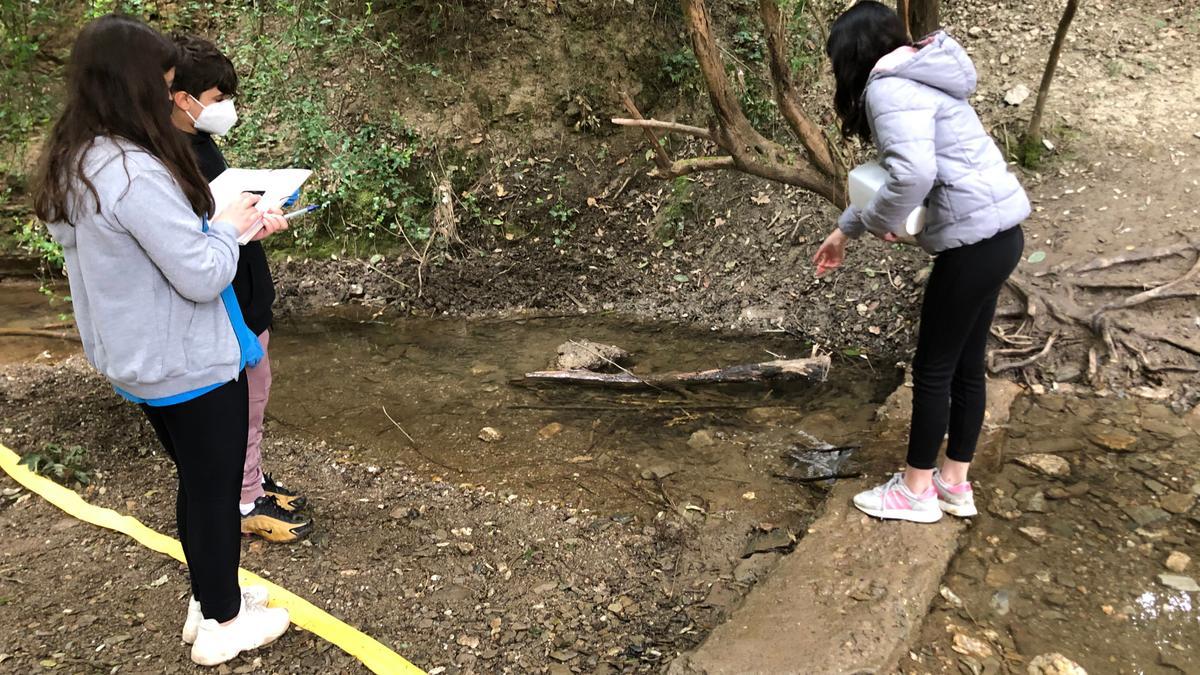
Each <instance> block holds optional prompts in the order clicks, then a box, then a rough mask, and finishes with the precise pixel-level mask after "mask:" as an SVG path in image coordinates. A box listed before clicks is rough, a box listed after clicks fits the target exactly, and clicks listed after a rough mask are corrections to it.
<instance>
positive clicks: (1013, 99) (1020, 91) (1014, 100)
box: [1004, 84, 1030, 106]
mask: <svg viewBox="0 0 1200 675" xmlns="http://www.w3.org/2000/svg"><path fill="white" fill-rule="evenodd" d="M1029 93H1030V92H1029V87H1026V86H1025V85H1023V84H1018V85H1017V86H1015V87H1013V88H1012V89H1009V90H1008V91H1007V92H1005V93H1004V102H1005V103H1007V104H1009V105H1013V106H1016V105H1021V104H1022V103H1024V102H1025V99H1027V98H1029Z"/></svg>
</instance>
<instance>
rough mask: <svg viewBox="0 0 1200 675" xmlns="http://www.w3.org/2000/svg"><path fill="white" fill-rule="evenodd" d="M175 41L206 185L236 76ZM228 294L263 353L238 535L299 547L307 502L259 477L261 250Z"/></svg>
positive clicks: (266, 367)
mask: <svg viewBox="0 0 1200 675" xmlns="http://www.w3.org/2000/svg"><path fill="white" fill-rule="evenodd" d="M174 40H175V44H176V46H177V47H178V49H179V52H180V58H179V63H178V65H177V66H176V68H175V82H174V84H173V85H172V87H171V102H172V111H171V121H172V122H173V123H174V125H175V127H176V128H177V129H179V130H180V131H181V132H183V133H184V134H185V135H187V136H188V140H189V141H190V143H191V146H192V151H193V152H194V153H195V156H196V163H197V164H198V165H199V167H200V173H201V174H203V176H204V179H205V180H207V181H209V182H210V183H211V182H212V181H213V179H214V178H216V177H217V176H219V175H221V173H222V172H223V171H225V169H226V168H227V166H226V164H225V157H224V156H223V155H222V154H221V150H220V148H218V147H217V144H216V143H215V142H214V141H213V136H214V135H215V136H224V135H225V134H227V133H228V132H229V130H230V129H232V128H233V125H234V124H236V123H237V109H236V108H235V107H234V103H233V100H234V97H235V96H236V95H237V87H238V77H237V72H236V71H235V70H234V67H233V62H232V61H230V60H229V58H228V57H226V56H225V55H224V54H222V53H221V51H220V50H219V49H217V47H216V45H214V44H213V43H211V42H209V41H208V40H204V39H201V38H197V37H192V36H178V35H177V36H174ZM233 289H234V291H235V292H236V294H237V299H238V304H240V305H241V307H242V314H243V315H244V316H245V319H246V326H247V327H248V328H249V329H250V330H251V331H253V332H254V334H255V335H257V336H258V341H259V343H260V344H261V345H262V351H263V358H262V360H261V361H260V362H259V363H258V365H256V366H254V367H251V368H247V369H246V380H247V384H248V390H249V402H250V407H249V409H250V417H249V428H248V434H247V439H246V460H245V466H244V469H243V475H242V490H241V501H240V504H241V512H242V533H243V534H250V535H256V536H259V537H262V538H263V539H266V540H267V541H271V542H276V543H290V542H295V541H299V540H300V539H303V538H304V537H306V536H308V534H309V533H310V532H311V531H312V527H313V524H312V519H311V518H307V517H305V516H303V515H302V514H300V513H298V511H299V510H301V509H303V508H304V505H305V499H304V497H302V496H300V495H298V494H296V493H295V492H292V491H291V490H289V489H287V488H285V487H283V485H281V484H279V483H276V482H275V481H274V480H272V479H271V477H270V476H269V475H268V474H266V473H264V472H263V469H262V437H263V418H264V416H265V412H266V407H267V398H268V397H269V395H270V391H271V360H270V355H269V351H268V345H269V343H270V328H271V320H272V315H271V305H272V304H273V303H274V302H275V284H274V281H273V280H272V279H271V269H270V267H269V266H268V264H267V254H266V252H265V251H263V247H262V245H261V244H260V243H259V242H257V241H251V242H249V243H247V244H245V245H243V246H242V247H241V255H240V256H239V258H238V266H237V275H236V276H235V277H234V279H233ZM185 638H186V636H185Z"/></svg>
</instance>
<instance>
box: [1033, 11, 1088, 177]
mask: <svg viewBox="0 0 1200 675" xmlns="http://www.w3.org/2000/svg"><path fill="white" fill-rule="evenodd" d="M1078 8H1079V0H1067V6H1066V8H1065V9H1063V14H1062V18H1061V19H1059V21H1058V30H1057V31H1056V32H1055V33H1054V44H1053V45H1051V47H1050V57H1049V58H1048V59H1047V60H1046V70H1045V71H1043V72H1042V84H1041V85H1040V86H1039V87H1038V95H1037V103H1036V104H1034V106H1033V116H1032V117H1030V118H1029V128H1028V129H1027V130H1026V131H1025V142H1024V146H1025V150H1026V152H1025V154H1026V155H1028V153H1029V152H1038V146H1040V145H1041V144H1042V113H1043V111H1044V110H1045V108H1046V99H1047V98H1048V97H1049V95H1050V83H1051V82H1052V81H1053V80H1054V71H1055V70H1057V69H1058V56H1059V54H1061V53H1062V47H1063V43H1064V42H1066V41H1067V31H1069V30H1070V29H1071V21H1073V20H1074V19H1075V10H1076V9H1078Z"/></svg>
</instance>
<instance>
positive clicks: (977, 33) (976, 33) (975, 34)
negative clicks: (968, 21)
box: [967, 26, 983, 37]
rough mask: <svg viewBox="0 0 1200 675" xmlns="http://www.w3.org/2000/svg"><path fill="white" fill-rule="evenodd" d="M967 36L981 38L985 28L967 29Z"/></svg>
mask: <svg viewBox="0 0 1200 675" xmlns="http://www.w3.org/2000/svg"><path fill="white" fill-rule="evenodd" d="M967 35H970V36H971V37H979V36H981V35H983V28H981V27H979V26H971V27H970V28H968V29H967Z"/></svg>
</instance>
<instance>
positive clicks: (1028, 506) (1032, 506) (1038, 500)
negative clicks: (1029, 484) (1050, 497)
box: [1024, 490, 1046, 513]
mask: <svg viewBox="0 0 1200 675" xmlns="http://www.w3.org/2000/svg"><path fill="white" fill-rule="evenodd" d="M1024 508H1025V510H1026V511H1029V512H1030V513H1045V512H1046V493H1044V492H1042V491H1041V490H1039V491H1037V492H1035V493H1033V494H1032V495H1030V497H1029V499H1028V501H1026V502H1025V505H1024Z"/></svg>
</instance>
